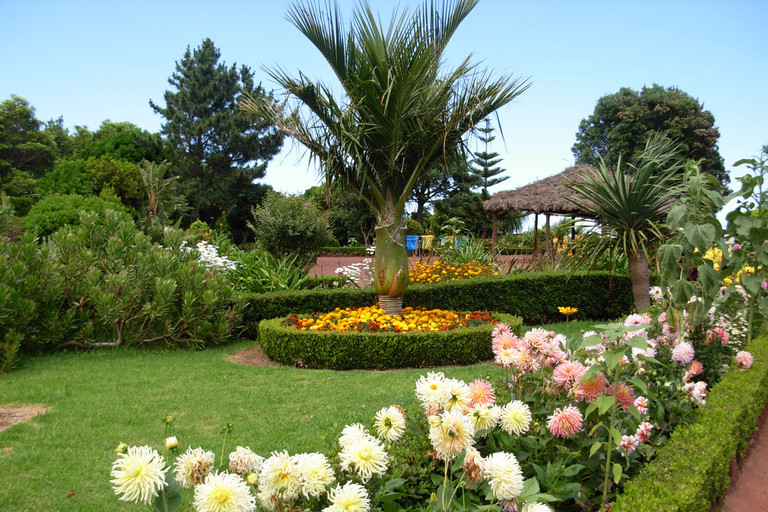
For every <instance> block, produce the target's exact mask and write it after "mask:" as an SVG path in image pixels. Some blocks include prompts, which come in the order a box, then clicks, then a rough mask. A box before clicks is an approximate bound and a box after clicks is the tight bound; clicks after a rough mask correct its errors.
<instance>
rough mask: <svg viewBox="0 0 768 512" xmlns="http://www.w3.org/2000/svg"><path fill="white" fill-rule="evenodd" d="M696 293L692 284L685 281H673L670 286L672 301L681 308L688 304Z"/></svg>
mask: <svg viewBox="0 0 768 512" xmlns="http://www.w3.org/2000/svg"><path fill="white" fill-rule="evenodd" d="M695 292H696V289H695V288H694V286H693V284H692V283H690V282H689V281H686V280H682V279H681V280H679V281H675V283H674V284H673V285H672V301H673V302H674V303H675V304H677V305H679V306H683V305H685V304H687V303H688V301H689V300H690V298H691V296H692V295H693V294H694V293H695Z"/></svg>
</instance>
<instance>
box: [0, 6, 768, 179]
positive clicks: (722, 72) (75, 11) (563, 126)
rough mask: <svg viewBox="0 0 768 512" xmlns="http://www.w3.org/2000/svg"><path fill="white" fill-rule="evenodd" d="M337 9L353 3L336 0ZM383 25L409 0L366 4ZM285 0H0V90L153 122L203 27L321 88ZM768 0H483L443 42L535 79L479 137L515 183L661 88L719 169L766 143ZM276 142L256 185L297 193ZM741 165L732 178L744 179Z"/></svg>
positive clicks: (71, 111)
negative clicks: (680, 96) (489, 136)
mask: <svg viewBox="0 0 768 512" xmlns="http://www.w3.org/2000/svg"><path fill="white" fill-rule="evenodd" d="M339 3H340V5H341V6H342V10H343V11H344V12H345V13H351V12H352V8H353V6H354V5H355V3H356V2H354V1H352V0H340V2H339ZM370 4H371V5H372V6H373V8H374V9H375V10H378V11H379V12H380V13H381V15H382V19H383V20H388V19H389V16H390V13H391V11H392V9H393V8H395V7H396V6H398V5H400V6H401V8H402V7H404V6H409V5H410V6H418V5H420V2H417V1H415V0H402V1H400V2H396V1H391V0H371V1H370ZM288 5H289V2H283V1H264V0H255V1H250V2H244V1H242V2H241V1H234V0H220V1H217V2H212V1H210V0H209V1H197V0H186V1H184V2H180V1H175V0H174V1H164V0H155V1H153V2H148V1H143V0H140V1H131V2H104V1H98V2H97V1H91V0H84V1H77V2H62V1H50V0H43V1H41V0H24V1H21V0H0V49H1V50H2V55H3V58H2V59H0V101H3V100H6V99H9V98H10V96H11V94H16V95H18V96H21V97H23V98H25V99H26V100H28V101H29V102H30V103H31V105H32V106H34V107H35V108H36V114H37V117H38V118H39V119H41V120H43V121H47V120H49V119H52V118H58V117H59V116H63V118H64V124H65V126H67V127H70V128H72V127H74V126H75V125H84V126H87V127H88V128H89V129H91V130H95V129H97V128H98V127H99V125H100V124H101V123H102V121H104V120H106V119H109V120H111V121H116V122H119V121H129V122H131V123H134V124H136V125H138V126H139V127H141V128H144V129H146V130H149V131H152V132H157V131H159V130H160V126H161V124H162V121H163V119H162V117H161V116H159V115H157V114H155V113H154V112H153V111H152V109H151V108H150V107H149V100H150V99H152V100H153V101H155V102H156V103H158V104H164V102H163V93H164V92H165V91H166V90H167V89H169V88H171V86H170V85H169V84H168V82H167V80H168V78H169V77H170V75H171V73H172V72H173V71H174V66H175V63H176V61H178V60H181V58H182V56H183V54H184V51H185V50H186V48H187V47H188V46H190V47H192V48H196V47H198V46H200V44H201V43H202V41H203V39H205V38H206V37H208V38H211V39H212V40H213V42H214V43H215V45H216V47H217V48H219V49H220V51H221V60H222V61H224V62H225V63H226V64H228V65H231V64H233V63H237V64H238V65H240V64H245V65H247V66H249V67H250V68H252V69H253V70H254V71H255V74H256V79H257V81H262V83H263V85H264V87H265V88H266V89H268V90H271V89H274V88H275V87H276V85H275V84H274V83H272V82H271V81H270V79H269V77H268V76H267V75H266V73H265V72H264V71H263V68H264V67H265V66H266V67H274V66H275V65H279V66H281V67H282V68H284V69H285V70H287V71H289V72H291V73H294V74H295V73H297V72H298V71H299V70H301V71H303V72H304V73H305V74H307V75H309V76H310V77H314V78H317V79H320V80H322V81H324V82H326V83H330V84H332V83H333V78H332V75H331V74H330V72H329V71H328V68H327V66H326V64H325V62H324V61H323V60H322V58H321V57H320V56H319V54H318V53H317V51H316V50H315V49H314V48H313V47H312V46H311V44H310V43H309V42H308V41H307V40H306V39H305V38H304V37H303V36H302V35H301V34H299V32H298V31H297V30H296V29H295V28H294V27H293V26H292V25H291V24H290V23H289V22H288V21H287V20H286V18H285V13H286V10H287V6H288ZM767 19H768V2H767V1H765V0H729V1H727V2H726V1H724V0H721V1H709V0H697V1H692V0H681V1H677V0H666V1H658V0H647V1H644V2H626V1H620V0H612V1H593V0H581V1H568V0H562V1H546V0H542V1H507V0H480V3H479V5H478V6H477V7H476V8H475V10H474V11H473V12H472V13H471V14H470V16H469V17H468V18H467V20H466V21H465V23H464V24H463V25H462V26H461V27H460V28H459V31H458V33H457V34H456V36H455V37H454V39H453V40H452V42H451V45H450V46H449V53H448V57H449V60H450V62H449V63H454V64H455V63H457V62H458V61H459V59H460V58H463V57H465V56H467V55H469V54H472V55H473V56H474V59H475V60H482V61H483V63H484V65H485V66H486V67H488V68H490V69H493V70H496V71H497V72H499V73H500V72H508V73H513V74H514V75H516V76H522V77H530V79H531V81H532V84H533V85H532V86H531V88H530V89H529V90H528V91H527V92H525V93H524V94H523V95H521V96H520V97H519V98H518V100H517V101H515V102H514V103H513V104H512V105H510V106H508V107H505V108H504V109H503V110H501V111H500V120H501V125H502V126H501V128H502V130H503V133H504V140H502V139H501V137H497V140H496V141H495V142H494V144H493V146H491V148H490V149H491V150H492V151H496V152H498V153H499V154H500V155H501V156H502V157H503V161H502V163H501V164H500V166H501V167H503V168H505V169H506V170H507V171H506V175H508V176H509V177H510V179H508V180H507V181H505V182H504V183H502V184H500V185H498V186H496V187H495V188H493V189H491V192H498V191H501V190H507V189H512V188H516V187H518V186H521V185H525V184H527V183H530V182H531V181H533V180H536V179H538V178H544V177H546V176H550V175H552V174H555V173H558V172H560V171H561V170H563V169H564V168H565V167H567V166H569V165H572V164H573V154H572V153H571V146H572V145H573V143H574V142H575V134H576V131H577V129H578V125H579V122H580V121H581V120H582V119H583V118H585V117H587V116H589V115H590V114H591V113H592V112H593V110H594V107H595V103H596V102H597V100H598V99H599V98H600V97H601V96H604V95H606V94H612V93H615V92H617V91H618V90H619V89H620V88H621V87H631V88H633V89H635V90H640V89H641V88H642V87H643V86H644V85H647V86H651V85H653V84H654V83H658V84H660V85H662V86H664V87H671V86H675V87H677V88H679V89H680V90H682V91H685V92H687V93H688V94H690V95H691V96H693V97H695V98H698V99H699V101H701V102H702V103H703V104H704V107H705V108H706V109H707V110H709V111H711V112H712V113H713V114H714V116H715V119H716V125H717V126H718V127H719V129H720V134H721V136H720V141H719V146H720V152H721V154H722V156H723V158H724V159H725V163H726V169H728V170H731V169H732V164H733V163H734V162H735V161H737V160H739V159H741V158H746V157H750V156H753V155H756V154H758V153H759V151H760V148H761V147H762V145H763V144H768V93H767V92H766V91H768V68H767V67H766V65H765V57H766V55H767V54H768V34H767V33H766V31H765V26H764V24H765V21H766V20H767ZM301 154H302V153H301V151H300V149H291V144H288V145H286V149H284V151H283V153H281V155H279V156H278V157H277V158H276V159H275V160H274V161H273V162H271V163H270V165H269V167H268V170H267V176H266V178H265V179H264V180H263V181H264V182H266V183H269V184H271V185H272V186H274V187H275V188H276V189H277V190H281V191H283V192H290V193H295V192H301V191H303V190H305V189H306V188H308V187H311V186H313V185H315V184H317V177H316V174H315V172H314V171H313V170H312V169H309V168H308V164H307V162H306V160H300V158H299V157H300V156H301ZM740 169H741V168H739V169H738V170H735V171H734V172H732V173H731V175H732V177H733V176H738V175H740V174H742V171H741V170H740Z"/></svg>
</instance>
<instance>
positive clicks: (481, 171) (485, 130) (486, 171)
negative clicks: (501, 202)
mask: <svg viewBox="0 0 768 512" xmlns="http://www.w3.org/2000/svg"><path fill="white" fill-rule="evenodd" d="M477 131H478V132H479V133H478V135H477V138H478V139H480V142H482V143H483V144H484V149H483V151H478V152H476V153H475V158H473V159H472V164H473V165H472V167H470V169H471V171H472V173H473V174H475V175H476V176H479V177H480V178H481V179H482V183H483V185H482V187H483V188H482V191H481V192H480V193H481V194H482V196H483V199H484V200H485V199H490V197H491V194H490V193H489V192H488V188H489V187H493V186H494V185H498V184H499V183H503V182H504V181H506V180H508V179H509V176H502V177H500V178H497V177H496V176H499V175H500V174H501V173H503V172H504V171H506V169H502V168H501V167H496V166H497V165H498V164H499V163H501V158H499V154H498V153H496V152H490V151H488V146H489V145H490V143H491V142H493V141H494V140H496V137H494V136H493V132H494V128H493V126H491V120H490V119H488V118H487V117H486V118H485V126H482V127H479V128H478V129H477ZM475 166H477V167H475Z"/></svg>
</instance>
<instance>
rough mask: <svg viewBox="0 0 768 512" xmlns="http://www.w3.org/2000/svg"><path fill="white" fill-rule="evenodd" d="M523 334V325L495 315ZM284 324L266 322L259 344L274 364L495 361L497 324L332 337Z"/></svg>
mask: <svg viewBox="0 0 768 512" xmlns="http://www.w3.org/2000/svg"><path fill="white" fill-rule="evenodd" d="M493 316H494V317H495V318H498V319H499V321H500V322H504V323H505V324H507V325H508V326H509V327H510V328H511V329H512V330H513V331H514V332H516V333H518V334H520V330H521V328H522V326H523V319H522V318H520V317H518V316H512V315H505V314H501V313H495V314H494V315H493ZM283 320H284V318H275V319H272V320H262V321H261V322H260V323H259V342H260V343H261V348H262V349H263V350H264V353H265V354H266V355H267V356H268V357H269V358H270V359H272V360H273V361H277V362H280V363H283V364H288V365H293V366H300V367H305V368H327V369H331V370H371V369H376V370H387V369H390V368H423V367H431V366H445V365H451V364H459V365H466V364H474V363H477V362H480V361H487V360H489V359H492V358H493V351H492V349H491V331H492V330H493V324H486V325H481V326H478V327H469V328H466V329H457V330H455V331H427V332H421V331H408V332H401V333H394V332H377V333H362V332H331V331H309V330H298V329H295V328H293V327H284V326H282V325H281V324H282V322H283Z"/></svg>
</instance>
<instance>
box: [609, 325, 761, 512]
mask: <svg viewBox="0 0 768 512" xmlns="http://www.w3.org/2000/svg"><path fill="white" fill-rule="evenodd" d="M746 350H748V351H750V352H751V353H752V355H753V356H754V360H755V362H754V364H753V365H752V368H751V369H749V370H746V371H740V370H736V369H733V370H731V371H729V372H728V373H726V374H725V375H724V376H723V378H722V379H721V380H720V382H719V383H717V384H716V385H715V386H714V387H713V388H712V390H711V393H710V395H709V397H707V404H706V406H704V407H702V408H700V409H699V416H698V419H697V421H696V422H695V423H693V424H691V425H688V426H685V427H682V426H681V427H678V428H677V429H676V430H675V431H674V432H673V433H672V436H671V437H670V440H669V442H667V444H665V445H664V446H663V447H662V448H661V449H660V450H659V452H658V454H657V456H656V458H655V459H654V460H652V461H651V462H650V463H648V464H647V465H646V466H645V468H644V469H643V470H642V472H641V473H640V474H638V475H637V476H636V477H635V478H633V479H632V480H630V481H629V482H628V483H627V485H626V488H625V489H624V494H622V495H621V496H619V497H618V499H617V500H616V504H615V506H614V507H613V508H612V509H611V510H612V512H661V511H664V512H698V511H701V510H705V511H706V510H709V508H710V506H711V505H712V504H714V503H718V502H720V501H721V500H722V499H723V498H724V497H725V493H726V491H727V489H728V482H729V479H730V474H729V471H730V466H731V462H732V461H733V460H734V457H742V456H743V455H744V453H745V451H746V447H747V440H748V439H749V436H750V435H752V433H753V432H755V430H756V424H757V420H758V418H759V417H760V415H761V414H762V412H763V410H764V408H765V405H766V402H768V335H763V336H760V337H758V338H756V339H755V340H753V341H752V343H751V344H750V345H749V346H748V347H746Z"/></svg>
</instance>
